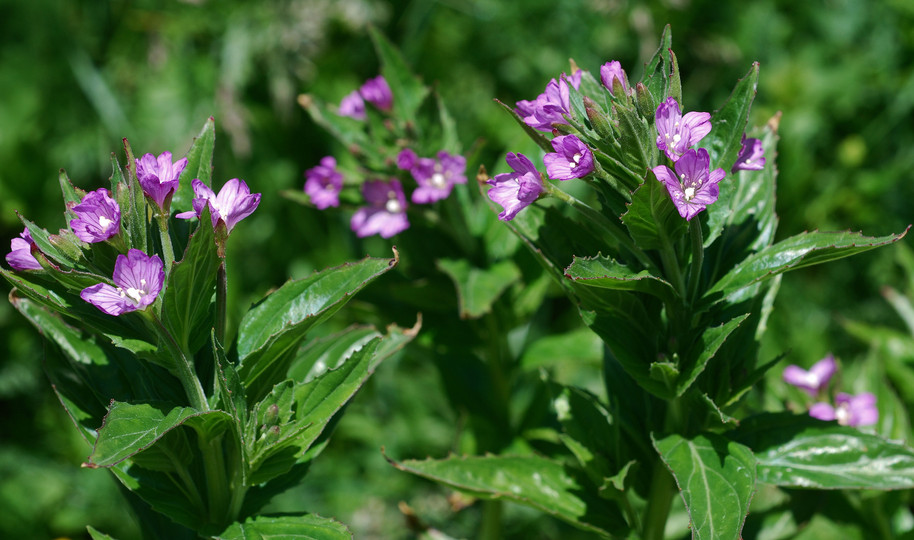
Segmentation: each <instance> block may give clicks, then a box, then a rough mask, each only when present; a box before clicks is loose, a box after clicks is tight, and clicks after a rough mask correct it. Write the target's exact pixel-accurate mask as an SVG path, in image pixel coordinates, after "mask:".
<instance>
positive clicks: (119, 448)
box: [83, 401, 228, 469]
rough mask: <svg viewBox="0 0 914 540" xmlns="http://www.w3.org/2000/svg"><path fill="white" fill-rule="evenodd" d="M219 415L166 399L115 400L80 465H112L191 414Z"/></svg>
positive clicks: (129, 455)
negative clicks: (176, 405)
mask: <svg viewBox="0 0 914 540" xmlns="http://www.w3.org/2000/svg"><path fill="white" fill-rule="evenodd" d="M204 415H205V416H223V417H226V419H228V415H227V414H226V413H224V412H222V411H208V412H202V411H198V410H197V409H194V408H191V407H172V406H171V405H168V404H166V403H123V402H119V401H115V402H114V403H112V404H111V407H110V408H109V409H108V414H107V416H105V422H104V424H102V427H101V428H99V430H98V440H97V441H96V442H95V448H93V449H92V454H91V455H90V456H89V459H88V461H87V462H86V463H84V464H83V466H84V467H89V468H92V469H95V468H98V467H112V466H114V465H117V464H118V463H120V462H121V461H124V460H125V459H127V458H130V457H132V456H133V455H135V454H137V453H139V452H142V451H143V450H145V449H146V448H148V447H149V446H151V445H153V444H155V443H156V441H158V440H159V439H161V438H162V437H163V436H164V435H165V434H166V433H168V432H169V431H171V430H172V429H175V428H176V427H178V426H180V425H182V424H184V423H185V422H187V421H188V420H189V419H190V418H193V417H195V416H204Z"/></svg>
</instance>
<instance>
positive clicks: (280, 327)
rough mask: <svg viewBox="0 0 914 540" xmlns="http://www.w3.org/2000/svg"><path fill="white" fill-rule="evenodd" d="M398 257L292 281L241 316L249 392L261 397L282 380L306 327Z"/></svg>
mask: <svg viewBox="0 0 914 540" xmlns="http://www.w3.org/2000/svg"><path fill="white" fill-rule="evenodd" d="M395 253H396V252H395ZM397 260H398V259H396V258H394V259H374V258H370V257H368V258H365V259H363V260H361V261H359V262H356V263H349V264H344V265H342V266H338V267H336V268H330V269H327V270H324V271H322V272H319V273H316V274H314V275H312V276H310V277H307V278H304V279H299V280H294V281H289V282H287V283H286V284H285V285H283V286H282V287H280V288H279V289H278V290H276V291H274V292H273V293H271V294H270V295H268V296H267V297H266V298H264V299H263V300H261V301H260V302H258V303H257V304H256V305H254V306H253V307H252V308H251V309H250V310H249V311H248V312H247V313H246V314H245V316H244V318H243V319H242V320H241V325H240V328H239V332H238V345H237V350H238V358H239V367H238V373H239V374H240V375H241V377H242V379H243V380H244V382H245V387H246V388H247V392H248V398H249V399H252V400H259V399H260V398H261V397H263V395H264V394H265V393H266V392H267V391H269V389H270V388H271V387H272V386H273V384H274V383H275V382H276V381H277V380H282V379H284V378H285V373H286V370H287V369H288V366H289V362H291V360H292V357H293V354H294V352H295V348H296V346H297V345H298V343H299V342H300V341H301V339H302V338H303V337H304V336H305V333H306V332H307V331H308V330H309V329H311V328H312V327H313V326H314V325H316V324H319V323H320V322H323V321H324V320H326V319H327V318H328V317H330V316H331V315H333V314H334V313H336V312H337V311H338V310H339V309H340V308H341V307H343V305H345V304H346V302H348V301H349V300H350V299H351V298H352V296H353V295H354V294H355V293H356V292H358V291H360V290H361V289H362V288H363V287H365V286H366V285H368V284H369V283H371V282H372V281H373V280H375V279H376V278H378V277H379V276H380V275H382V274H384V273H385V272H387V271H388V270H390V269H391V268H393V267H394V266H396V264H397Z"/></svg>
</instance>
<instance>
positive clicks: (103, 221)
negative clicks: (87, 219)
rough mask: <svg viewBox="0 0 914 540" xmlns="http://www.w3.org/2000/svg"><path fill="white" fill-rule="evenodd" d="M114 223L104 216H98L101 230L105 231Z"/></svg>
mask: <svg viewBox="0 0 914 540" xmlns="http://www.w3.org/2000/svg"><path fill="white" fill-rule="evenodd" d="M112 223H114V220H111V219H108V218H106V217H105V216H98V224H99V225H101V226H102V229H107V228H108V225H111V224H112Z"/></svg>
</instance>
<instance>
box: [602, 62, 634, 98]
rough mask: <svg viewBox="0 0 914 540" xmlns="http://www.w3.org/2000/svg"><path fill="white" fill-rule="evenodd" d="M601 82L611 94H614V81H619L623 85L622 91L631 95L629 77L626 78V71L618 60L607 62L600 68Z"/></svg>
mask: <svg viewBox="0 0 914 540" xmlns="http://www.w3.org/2000/svg"><path fill="white" fill-rule="evenodd" d="M600 80H601V81H602V82H603V86H605V87H606V89H607V90H609V93H610V94H613V81H619V84H620V85H622V91H623V92H624V93H626V94H628V93H629V89H628V77H626V76H625V70H624V69H622V64H620V63H619V61H618V60H613V61H612V62H606V63H605V64H603V65H602V66H600ZM613 95H615V94H613ZM617 97H618V96H617Z"/></svg>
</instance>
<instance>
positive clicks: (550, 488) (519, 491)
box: [385, 456, 626, 536]
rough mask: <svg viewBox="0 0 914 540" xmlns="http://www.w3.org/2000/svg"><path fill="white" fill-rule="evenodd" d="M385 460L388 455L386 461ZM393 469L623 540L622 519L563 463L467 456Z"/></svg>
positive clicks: (416, 462) (408, 463)
mask: <svg viewBox="0 0 914 540" xmlns="http://www.w3.org/2000/svg"><path fill="white" fill-rule="evenodd" d="M385 457H386V456H385ZM387 461H388V462H390V464H391V465H393V466H394V467H396V468H397V469H400V470H401V471H406V472H409V473H412V474H415V475H418V476H421V477H423V478H428V479H430V480H433V481H435V482H439V483H441V484H445V485H447V486H450V487H452V488H454V489H457V490H460V491H462V492H465V493H469V494H471V495H474V496H477V497H482V498H497V499H505V500H509V501H513V502H517V503H520V504H523V505H526V506H531V507H533V508H536V509H538V510H540V511H543V512H545V513H547V514H550V515H552V516H554V517H557V518H559V519H561V520H564V521H567V522H568V523H571V524H572V525H574V526H576V527H579V528H581V529H584V530H587V531H591V532H596V533H598V534H603V535H613V534H614V535H620V536H624V531H625V529H626V525H625V520H624V519H623V518H622V515H621V513H620V512H619V509H618V508H617V507H616V505H615V504H613V503H611V502H610V501H606V500H603V499H600V498H599V497H598V496H596V495H595V494H594V493H595V491H596V490H595V488H594V487H593V486H590V485H583V484H582V483H581V482H580V480H579V479H578V478H575V476H574V475H573V474H571V473H570V472H569V471H568V470H567V469H566V468H565V467H564V466H563V465H562V464H560V463H559V462H557V461H553V460H551V459H548V458H545V457H540V456H485V457H480V456H468V457H456V456H454V457H450V458H447V459H441V460H433V459H427V460H424V461H419V460H405V461H402V462H396V461H393V460H391V459H390V458H387Z"/></svg>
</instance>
